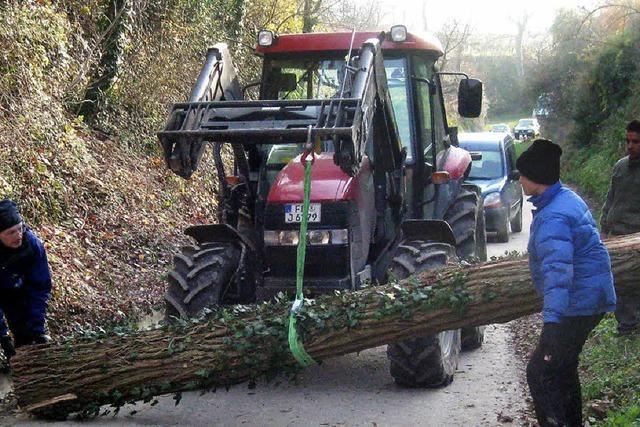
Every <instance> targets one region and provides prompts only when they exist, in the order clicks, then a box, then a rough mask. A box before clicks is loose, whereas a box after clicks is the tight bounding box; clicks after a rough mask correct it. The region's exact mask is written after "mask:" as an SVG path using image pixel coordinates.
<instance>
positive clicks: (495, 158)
mask: <svg viewBox="0 0 640 427" xmlns="http://www.w3.org/2000/svg"><path fill="white" fill-rule="evenodd" d="M458 141H459V142H460V147H461V148H464V149H465V150H467V151H469V152H471V153H472V158H473V159H475V160H473V163H472V164H471V172H470V173H469V177H468V180H469V181H471V182H473V183H474V184H476V185H478V186H479V187H480V188H481V190H482V196H483V197H484V213H485V218H486V229H487V231H490V232H496V233H497V240H498V241H499V242H508V241H509V228H511V231H512V232H514V233H518V232H520V231H522V204H523V196H522V185H520V182H519V181H518V179H519V178H520V174H519V172H518V171H517V169H516V149H515V145H514V140H513V138H512V137H511V136H510V135H508V134H505V133H495V132H474V133H461V134H460V135H458ZM479 154H481V156H480V155H479Z"/></svg>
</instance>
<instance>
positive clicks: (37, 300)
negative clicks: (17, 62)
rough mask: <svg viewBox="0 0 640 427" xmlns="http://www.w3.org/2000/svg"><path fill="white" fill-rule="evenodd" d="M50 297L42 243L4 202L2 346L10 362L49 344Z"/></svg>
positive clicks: (0, 229) (0, 234) (0, 216)
mask: <svg viewBox="0 0 640 427" xmlns="http://www.w3.org/2000/svg"><path fill="white" fill-rule="evenodd" d="M50 294H51V273H50V272H49V263H48V262H47V255H46V253H45V250H44V246H43V245H42V242H41V241H40V240H39V239H38V238H37V237H36V235H35V234H34V233H33V232H32V231H31V230H30V229H29V228H28V227H27V226H26V225H25V224H24V222H23V220H22V217H21V216H20V213H19V212H18V208H17V206H16V204H15V203H14V202H12V201H11V200H9V199H4V200H2V201H0V345H1V347H2V350H3V352H4V354H5V356H6V358H7V360H9V359H11V357H12V356H14V355H15V348H16V347H20V346H23V345H29V344H41V343H45V342H46V341H47V337H46V335H45V317H46V311H47V303H48V300H49V296H50ZM5 319H6V323H5ZM7 324H8V327H7ZM9 330H11V334H12V335H13V340H12V339H11V337H10V336H9Z"/></svg>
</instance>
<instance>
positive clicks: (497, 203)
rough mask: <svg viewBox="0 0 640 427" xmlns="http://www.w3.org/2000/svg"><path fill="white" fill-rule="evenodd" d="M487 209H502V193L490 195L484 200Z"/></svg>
mask: <svg viewBox="0 0 640 427" xmlns="http://www.w3.org/2000/svg"><path fill="white" fill-rule="evenodd" d="M484 207H485V208H501V207H502V200H500V193H489V194H487V197H485V198H484Z"/></svg>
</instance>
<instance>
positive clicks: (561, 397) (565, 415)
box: [527, 314, 603, 427]
mask: <svg viewBox="0 0 640 427" xmlns="http://www.w3.org/2000/svg"><path fill="white" fill-rule="evenodd" d="M602 316H603V315H602V314H598V315H595V316H576V317H564V318H562V321H561V323H545V324H544V326H543V327H542V334H541V335H540V341H539V342H538V346H537V347H536V349H535V350H534V352H533V354H532V355H531V359H530V360H529V364H528V365H527V382H528V383H529V389H530V390H531V396H532V397H533V404H534V407H535V410H536V417H537V418H538V422H539V423H540V427H547V426H570V427H573V426H576V427H582V393H581V390H580V378H579V377H578V357H579V356H580V352H581V351H582V346H583V345H584V343H585V341H586V340H587V337H588V336H589V333H590V332H591V331H592V330H593V328H595V327H596V325H597V324H598V323H599V322H600V320H601V319H602Z"/></svg>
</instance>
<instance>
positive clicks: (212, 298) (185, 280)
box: [164, 242, 241, 320]
mask: <svg viewBox="0 0 640 427" xmlns="http://www.w3.org/2000/svg"><path fill="white" fill-rule="evenodd" d="M240 253H241V251H240V249H239V248H238V247H237V246H235V245H234V244H232V243H220V242H212V243H204V244H202V245H200V246H184V247H182V248H181V250H180V252H179V253H177V254H176V255H175V256H174V268H173V270H171V271H170V272H169V278H168V281H169V286H168V288H167V292H166V293H165V296H164V299H165V301H166V319H167V320H171V318H172V317H179V318H191V317H196V316H198V315H199V314H200V313H201V312H202V311H203V310H204V309H206V308H215V307H216V306H218V305H220V304H221V303H222V300H223V298H224V292H225V291H226V289H227V287H228V285H229V283H230V281H231V279H232V278H233V275H234V274H235V272H236V271H237V269H238V263H239V261H240Z"/></svg>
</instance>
